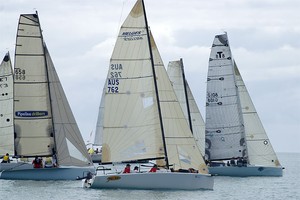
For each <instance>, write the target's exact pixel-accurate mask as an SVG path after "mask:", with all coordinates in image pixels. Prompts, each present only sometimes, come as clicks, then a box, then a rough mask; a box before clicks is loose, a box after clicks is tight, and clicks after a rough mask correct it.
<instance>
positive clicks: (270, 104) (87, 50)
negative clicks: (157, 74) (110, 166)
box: [0, 0, 300, 152]
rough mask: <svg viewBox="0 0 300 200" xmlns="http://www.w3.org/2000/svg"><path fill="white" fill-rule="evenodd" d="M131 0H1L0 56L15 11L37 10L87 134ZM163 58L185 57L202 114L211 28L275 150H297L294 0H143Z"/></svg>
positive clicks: (7, 45)
mask: <svg viewBox="0 0 300 200" xmlns="http://www.w3.org/2000/svg"><path fill="white" fill-rule="evenodd" d="M134 3H135V0H109V1H106V0H63V1H61V0H9V1H7V0H0V57H1V60H2V58H3V56H4V55H5V53H6V52H7V51H10V53H11V56H12V57H13V54H14V44H15V38H16V30H17V24H18V19H19V15H20V14H25V13H26V14H27V13H34V12H35V11H36V10H37V11H38V13H39V18H40V22H41V27H42V30H43V36H44V40H45V42H46V44H47V46H48V50H49V52H50V55H51V57H52V60H53V62H54V64H55V67H56V70H57V72H58V75H59V77H60V80H61V82H62V85H63V87H64V90H65V93H66V95H67V97H68V100H69V103H70V105H71V107H72V110H73V113H74V115H75V118H76V120H77V123H78V126H79V128H80V130H81V133H82V135H83V137H84V140H85V141H87V140H88V139H89V135H90V133H91V132H92V131H95V126H96V121H97V115H98V107H99V105H100V99H101V93H102V88H103V84H104V81H105V78H106V75H107V71H108V65H109V59H110V56H111V53H112V50H113V47H114V44H115V41H116V36H117V34H118V32H119V28H120V25H121V24H122V22H123V21H124V19H125V18H126V16H127V15H128V13H129V11H130V10H131V8H132V6H133V5H134ZM145 6H146V11H147V16H148V23H149V26H150V28H151V30H152V33H153V35H154V38H155V41H156V44H157V46H158V49H159V51H160V54H161V56H162V59H163V61H164V64H165V66H167V64H168V62H169V61H170V60H178V59H180V58H183V62H184V65H185V70H186V72H185V73H186V77H187V79H188V81H189V83H190V86H191V89H192V91H193V93H194V96H195V98H196V100H197V103H198V106H199V108H200V110H201V113H202V116H203V117H204V118H205V93H206V75H207V68H208V58H209V54H210V47H211V44H212V41H213V38H214V36H215V34H218V33H222V32H224V31H226V32H227V33H228V37H229V43H230V46H231V50H232V54H233V57H234V59H235V60H236V63H237V65H238V67H239V69H240V72H241V74H242V76H243V79H244V81H245V83H246V86H247V88H248V91H249V93H250V95H251V97H252V100H253V102H254V104H255V106H256V109H257V111H258V114H259V115H260V118H261V120H262V122H263V124H264V127H265V129H266V131H267V134H268V136H269V138H270V140H271V143H272V144H273V147H274V149H275V151H277V152H300V83H299V82H300V61H299V58H300V39H299V38H300V1H299V0H214V1H207V0H184V1H182V0H163V1H162V0H145Z"/></svg>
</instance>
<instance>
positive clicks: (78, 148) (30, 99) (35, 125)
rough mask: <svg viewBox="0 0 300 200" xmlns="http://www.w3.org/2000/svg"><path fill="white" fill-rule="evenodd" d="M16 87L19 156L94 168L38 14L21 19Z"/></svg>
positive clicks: (16, 59) (23, 16) (17, 48)
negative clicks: (46, 158) (54, 63)
mask: <svg viewBox="0 0 300 200" xmlns="http://www.w3.org/2000/svg"><path fill="white" fill-rule="evenodd" d="M14 84H15V90H14V95H15V105H14V106H15V116H14V120H15V147H16V155H18V156H23V157H34V156H56V159H57V162H58V164H59V165H65V166H72V165H75V166H87V165H90V164H89V163H91V162H90V157H89V155H88V153H87V151H86V148H85V145H84V142H83V139H82V136H81V134H80V131H79V129H78V126H77V124H76V121H75V119H74V116H73V114H72V111H71V108H70V106H69V104H68V101H67V98H66V96H65V94H64V91H63V88H62V86H61V83H60V81H59V78H58V76H57V73H56V71H55V68H54V65H53V63H52V60H51V57H50V55H49V52H48V50H47V47H46V45H45V43H44V40H43V36H42V31H41V28H40V23H39V19H38V15H37V13H36V14H23V15H21V16H20V19H19V26H18V32H17V41H16V52H15V79H14Z"/></svg>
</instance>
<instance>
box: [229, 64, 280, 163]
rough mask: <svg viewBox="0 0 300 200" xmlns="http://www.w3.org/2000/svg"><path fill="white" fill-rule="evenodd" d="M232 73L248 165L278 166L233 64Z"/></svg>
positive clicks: (277, 161) (243, 84)
mask: <svg viewBox="0 0 300 200" xmlns="http://www.w3.org/2000/svg"><path fill="white" fill-rule="evenodd" d="M234 71H235V77H236V82H237V87H238V92H239V96H240V101H241V107H242V113H243V119H244V124H245V133H246V144H247V151H248V161H249V164H253V165H263V166H280V163H279V160H278V158H277V156H276V154H275V152H274V150H273V147H272V145H271V142H270V140H269V138H268V136H267V134H266V131H265V129H264V127H263V125H262V123H261V120H260V119H259V116H258V114H257V112H256V109H255V107H254V104H253V103H252V100H251V97H250V95H249V93H248V91H247V88H246V86H245V83H244V81H243V79H242V76H241V74H240V72H239V70H238V68H237V65H236V63H235V62H234Z"/></svg>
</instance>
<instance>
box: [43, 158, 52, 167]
mask: <svg viewBox="0 0 300 200" xmlns="http://www.w3.org/2000/svg"><path fill="white" fill-rule="evenodd" d="M51 167H53V163H52V160H51V158H50V157H46V160H45V168H51Z"/></svg>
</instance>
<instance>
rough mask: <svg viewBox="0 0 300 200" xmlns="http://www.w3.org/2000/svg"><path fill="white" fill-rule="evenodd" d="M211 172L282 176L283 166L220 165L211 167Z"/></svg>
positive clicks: (242, 175) (220, 174)
mask: <svg viewBox="0 0 300 200" xmlns="http://www.w3.org/2000/svg"><path fill="white" fill-rule="evenodd" d="M208 170H209V173H210V174H212V175H217V176H239V177H246V176H282V167H264V166H247V167H235V166H218V167H209V168H208Z"/></svg>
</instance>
